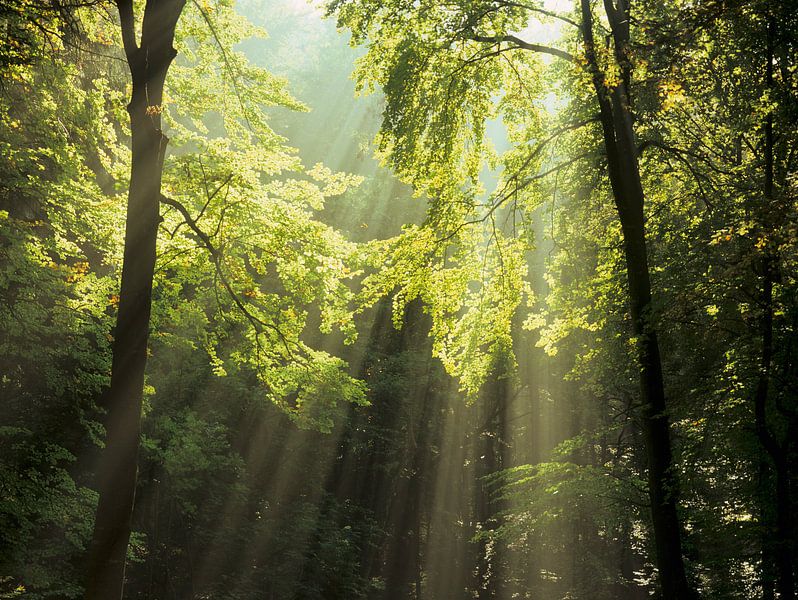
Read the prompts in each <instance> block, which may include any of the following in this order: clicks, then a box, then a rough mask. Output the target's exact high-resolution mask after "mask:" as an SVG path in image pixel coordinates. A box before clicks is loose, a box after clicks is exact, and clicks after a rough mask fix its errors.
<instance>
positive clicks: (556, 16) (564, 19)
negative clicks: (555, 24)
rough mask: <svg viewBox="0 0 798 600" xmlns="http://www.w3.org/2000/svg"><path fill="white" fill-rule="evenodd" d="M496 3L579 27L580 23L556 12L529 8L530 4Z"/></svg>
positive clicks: (503, 1) (505, 1)
mask: <svg viewBox="0 0 798 600" xmlns="http://www.w3.org/2000/svg"><path fill="white" fill-rule="evenodd" d="M496 1H497V3H498V4H501V5H502V6H512V7H515V8H525V9H526V10H528V11H531V12H535V13H538V14H541V15H545V16H547V17H551V18H553V19H558V20H560V21H562V22H563V23H568V25H571V26H573V27H579V23H577V22H576V21H574V20H572V19H569V18H568V17H566V16H563V15H560V14H557V13H555V12H552V11H549V10H545V9H543V8H538V7H536V6H529V5H528V4H523V3H522V2H512V1H509V0H496Z"/></svg>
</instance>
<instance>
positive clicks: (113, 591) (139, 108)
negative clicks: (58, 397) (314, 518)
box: [85, 0, 184, 600]
mask: <svg viewBox="0 0 798 600" xmlns="http://www.w3.org/2000/svg"><path fill="white" fill-rule="evenodd" d="M183 6H184V0H148V1H147V3H146V6H145V9H144V17H143V22H142V34H141V43H140V45H139V44H137V43H136V34H135V18H134V13H133V3H132V0H118V1H117V7H118V9H119V16H120V23H121V26H122V38H123V41H124V46H125V54H126V57H127V61H128V65H129V67H130V73H131V77H132V83H133V91H132V96H131V100H130V103H129V104H128V113H129V114H130V126H131V136H132V164H131V172H130V187H129V190H128V205H127V217H126V224H125V247H124V258H123V263H122V284H121V290H120V293H119V311H118V314H117V321H116V329H115V333H114V343H113V360H112V367H111V385H110V388H109V389H108V391H107V393H106V396H105V398H104V404H105V406H104V407H105V409H106V440H105V449H104V451H103V453H102V456H101V459H100V465H99V468H98V472H97V477H98V483H97V485H98V488H99V492H100V497H99V503H98V506H97V515H96V520H95V525H94V533H93V536H92V541H91V546H90V548H89V556H88V560H87V573H86V595H85V597H86V598H87V600H112V599H114V598H121V597H122V588H123V583H124V573H125V555H126V553H127V545H128V541H129V538H130V523H131V517H132V513H133V503H134V498H135V490H136V475H137V458H138V448H139V431H140V423H141V401H142V393H143V387H144V370H145V367H146V363H147V341H148V337H149V321H150V308H151V304H152V280H153V272H154V268H155V244H156V238H157V232H158V224H159V222H160V215H159V206H160V198H161V176H162V170H163V161H164V153H165V150H166V144H167V138H166V137H165V136H164V135H163V133H162V131H161V116H160V111H161V103H162V98H163V86H164V81H165V79H166V73H167V70H168V69H169V65H170V64H171V62H172V60H173V59H174V57H175V54H176V52H175V50H174V48H173V47H172V43H173V40H174V33H175V26H176V24H177V19H178V18H179V16H180V13H181V11H182V9H183Z"/></svg>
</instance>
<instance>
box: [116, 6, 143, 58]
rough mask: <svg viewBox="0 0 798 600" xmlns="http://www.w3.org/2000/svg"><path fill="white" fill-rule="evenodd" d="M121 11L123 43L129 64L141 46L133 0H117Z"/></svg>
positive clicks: (120, 23) (120, 21)
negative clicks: (137, 41)
mask: <svg viewBox="0 0 798 600" xmlns="http://www.w3.org/2000/svg"><path fill="white" fill-rule="evenodd" d="M116 8H117V10H118V11H119V25H120V28H121V29H122V45H123V46H124V48H125V56H126V57H127V62H128V64H131V65H132V63H133V60H134V58H135V55H136V52H138V50H139V47H138V44H136V17H135V15H134V14H133V0H116Z"/></svg>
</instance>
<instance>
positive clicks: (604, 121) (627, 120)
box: [581, 0, 695, 600]
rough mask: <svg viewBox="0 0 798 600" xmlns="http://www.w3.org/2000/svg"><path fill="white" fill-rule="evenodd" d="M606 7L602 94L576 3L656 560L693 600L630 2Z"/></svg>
mask: <svg viewBox="0 0 798 600" xmlns="http://www.w3.org/2000/svg"><path fill="white" fill-rule="evenodd" d="M604 6H605V11H606V13H607V18H608V20H609V23H610V26H611V29H612V34H613V40H614V43H615V53H616V54H615V56H616V61H617V62H618V64H619V66H620V68H621V83H620V84H618V85H617V86H616V87H615V88H614V89H612V90H609V89H607V87H606V85H605V83H604V76H603V74H602V72H601V70H600V67H599V65H598V61H597V57H596V54H595V44H594V40H593V18H592V13H591V8H590V1H589V0H581V10H582V19H583V23H582V35H583V40H584V44H585V54H586V58H587V61H588V67H589V68H590V69H591V73H592V76H593V85H594V88H595V92H596V98H597V101H598V104H599V109H600V120H601V125H602V131H603V136H604V145H605V149H606V152H607V166H608V172H609V178H610V184H611V187H612V192H613V196H614V200H615V205H616V209H617V212H618V217H619V219H620V222H621V228H622V231H623V243H624V253H625V258H626V273H627V279H628V286H629V288H628V289H629V309H630V314H631V319H632V331H633V334H634V336H635V338H636V339H637V352H638V356H637V358H638V366H639V373H640V397H641V404H642V413H641V417H642V418H641V420H642V425H641V428H642V432H643V438H644V443H645V449H646V458H647V466H648V493H649V500H650V503H651V517H652V524H653V538H654V545H655V549H656V556H655V563H656V566H657V569H658V571H659V582H660V588H661V591H662V595H663V597H664V598H667V599H668V600H686V599H691V598H694V597H695V595H694V592H693V591H692V590H691V588H690V586H689V584H688V582H687V576H686V572H685V567H684V559H683V557H682V542H681V524H680V522H679V516H678V512H677V502H678V485H677V478H676V476H675V475H674V473H673V470H672V451H671V439H670V423H669V418H668V414H667V410H666V409H667V406H666V401H665V386H664V381H663V375H662V361H661V357H660V349H659V343H658V340H657V331H656V327H655V325H654V323H653V322H652V319H651V314H650V312H651V278H650V273H649V267H648V256H647V249H646V233H645V217H644V213H643V205H644V199H645V197H644V194H643V187H642V182H641V179H640V169H639V165H638V161H637V145H636V143H635V137H634V130H633V125H632V114H631V107H630V97H629V92H628V82H629V80H630V70H629V68H628V64H627V59H626V49H627V46H628V43H629V26H628V23H629V15H628V5H627V3H626V2H625V0H619V3H618V5H617V6H616V5H613V3H612V2H611V0H605V2H604Z"/></svg>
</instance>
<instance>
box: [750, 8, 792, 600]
mask: <svg viewBox="0 0 798 600" xmlns="http://www.w3.org/2000/svg"><path fill="white" fill-rule="evenodd" d="M775 28H776V22H775V19H774V17H773V15H768V17H767V34H766V40H767V41H766V51H765V60H766V64H765V86H766V87H767V88H768V89H772V88H773V59H774V47H773V46H774V37H775ZM764 133H765V147H764V152H765V156H764V159H765V165H764V166H765V185H764V205H763V206H762V210H761V215H760V218H761V219H762V221H763V222H762V224H763V229H764V231H765V232H766V233H767V234H770V232H771V231H772V230H773V228H774V226H775V225H776V223H775V222H774V221H775V220H776V219H775V217H774V206H773V202H774V163H773V160H774V158H773V153H774V152H773V150H774V148H773V147H774V141H773V111H769V112H768V114H767V116H766V117H765V126H764ZM772 243H773V242H772V240H770V239H768V240H767V245H766V247H765V250H764V255H763V257H762V261H761V264H762V292H761V303H762V320H761V325H760V328H761V336H762V350H761V354H760V365H759V379H758V381H757V386H756V392H755V395H754V415H755V420H756V431H757V436H758V438H759V441H760V444H761V445H762V447H763V448H764V450H765V451H766V452H767V454H768V455H769V456H770V458H771V460H772V461H773V474H774V478H775V487H776V496H775V501H776V507H775V508H776V511H775V512H776V519H775V521H776V522H775V527H774V531H773V533H774V534H775V535H774V536H773V538H774V539H773V540H772V541H771V539H770V536H769V535H768V531H767V529H770V528H767V529H766V531H765V533H764V536H765V537H764V540H763V557H762V558H763V561H765V560H767V559H770V560H774V561H775V565H774V566H775V575H776V586H775V587H776V590H777V591H778V593H779V599H780V600H793V599H794V598H795V574H794V572H793V565H794V559H793V553H794V548H793V522H792V490H791V489H790V488H791V481H790V475H791V469H790V465H789V458H788V456H789V451H790V448H789V444H790V440H789V436H788V438H787V439H785V440H784V441H783V442H782V443H779V441H778V440H777V438H776V436H775V435H774V434H773V432H772V431H771V429H770V428H769V426H768V422H767V402H768V396H769V390H770V388H771V377H772V367H773V316H774V305H773V304H774V302H773V285H774V284H775V282H776V270H777V262H778V257H777V255H776V252H775V250H773V249H772V247H771V244H772ZM765 497H766V496H765V494H763V495H762V499H763V500H764V499H765ZM772 570H773V569H772V568H771V567H770V566H769V565H768V566H767V567H763V582H762V587H763V590H764V591H765V592H766V593H767V592H768V590H769V589H771V586H772V584H770V583H769V582H768V581H767V580H766V578H767V577H768V575H770V573H771V571H772Z"/></svg>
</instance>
